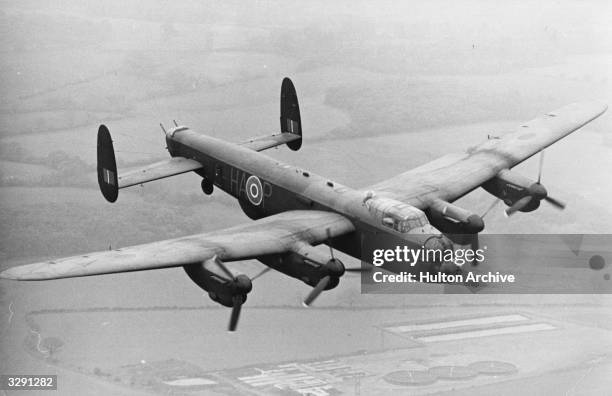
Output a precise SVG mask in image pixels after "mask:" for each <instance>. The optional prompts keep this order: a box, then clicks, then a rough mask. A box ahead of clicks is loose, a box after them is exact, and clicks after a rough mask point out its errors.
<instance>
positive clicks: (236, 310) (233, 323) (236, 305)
mask: <svg viewBox="0 0 612 396" xmlns="http://www.w3.org/2000/svg"><path fill="white" fill-rule="evenodd" d="M243 302H244V300H243V299H242V296H234V297H233V298H232V303H233V305H232V314H231V315H230V322H229V326H228V331H236V327H237V326H238V319H239V318H240V309H241V308H242V303H243Z"/></svg>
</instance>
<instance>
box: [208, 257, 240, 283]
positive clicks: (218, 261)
mask: <svg viewBox="0 0 612 396" xmlns="http://www.w3.org/2000/svg"><path fill="white" fill-rule="evenodd" d="M213 260H215V263H216V264H217V265H218V266H219V268H221V269H222V270H223V272H225V275H227V276H229V278H230V279H233V280H235V279H236V276H235V275H234V274H232V273H231V271H230V270H229V269H228V268H227V267H226V266H225V264H223V261H221V260H219V258H218V257H217V255H216V254H215V256H214V257H213Z"/></svg>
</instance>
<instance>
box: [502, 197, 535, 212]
mask: <svg viewBox="0 0 612 396" xmlns="http://www.w3.org/2000/svg"><path fill="white" fill-rule="evenodd" d="M532 198H533V197H532V196H531V195H527V196H526V197H523V198H521V199H519V200H518V201H516V202H515V203H514V205H512V206H510V207H509V208H508V209H506V210H505V213H506V216H512V215H513V214H514V213H516V212H518V211H519V210H521V209H523V208H524V207H525V206H527V205H528V204H529V202H531V199H532Z"/></svg>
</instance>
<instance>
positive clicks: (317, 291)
mask: <svg viewBox="0 0 612 396" xmlns="http://www.w3.org/2000/svg"><path fill="white" fill-rule="evenodd" d="M329 281H331V277H330V276H329V275H325V276H324V277H323V278H321V280H320V281H319V283H317V285H316V286H315V287H314V289H312V290H311V291H310V293H309V294H308V296H306V298H305V299H304V302H303V303H302V304H303V305H304V306H305V307H308V306H310V304H312V303H313V301H314V300H316V298H317V297H319V295H320V294H321V292H323V290H325V288H326V287H327V285H328V284H329Z"/></svg>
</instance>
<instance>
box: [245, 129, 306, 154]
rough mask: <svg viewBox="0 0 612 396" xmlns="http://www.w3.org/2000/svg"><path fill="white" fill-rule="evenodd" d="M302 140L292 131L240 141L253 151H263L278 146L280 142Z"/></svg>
mask: <svg viewBox="0 0 612 396" xmlns="http://www.w3.org/2000/svg"><path fill="white" fill-rule="evenodd" d="M297 140H300V141H301V140H302V137H301V136H300V135H296V134H294V133H277V134H276V135H270V136H261V137H258V138H253V139H251V140H248V141H246V142H243V143H241V144H240V145H241V146H244V147H247V148H250V149H251V150H254V151H263V150H266V149H269V148H272V147H276V146H280V145H282V144H286V143H290V142H294V141H297Z"/></svg>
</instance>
